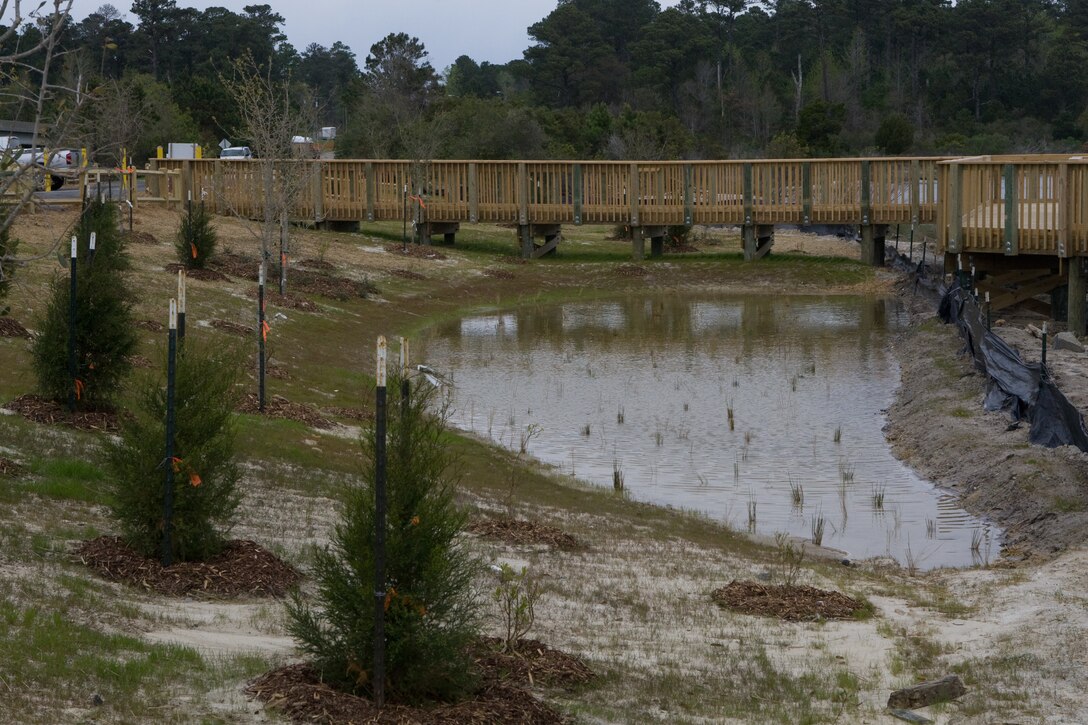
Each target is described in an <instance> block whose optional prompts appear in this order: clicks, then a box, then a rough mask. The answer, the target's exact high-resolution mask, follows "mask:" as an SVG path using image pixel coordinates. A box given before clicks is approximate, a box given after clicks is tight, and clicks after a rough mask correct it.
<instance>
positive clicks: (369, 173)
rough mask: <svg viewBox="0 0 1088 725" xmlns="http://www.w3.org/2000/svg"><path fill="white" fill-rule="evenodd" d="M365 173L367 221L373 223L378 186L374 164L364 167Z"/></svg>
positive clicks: (370, 163) (369, 163)
mask: <svg viewBox="0 0 1088 725" xmlns="http://www.w3.org/2000/svg"><path fill="white" fill-rule="evenodd" d="M363 171H364V173H365V174H366V220H367V221H368V222H372V221H374V202H375V201H376V199H377V184H376V183H375V181H374V179H375V174H374V164H373V163H372V162H370V161H367V162H366V166H364V167H363Z"/></svg>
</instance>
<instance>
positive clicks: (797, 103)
mask: <svg viewBox="0 0 1088 725" xmlns="http://www.w3.org/2000/svg"><path fill="white" fill-rule="evenodd" d="M790 75H792V76H793V85H794V86H795V87H796V88H797V93H796V95H795V97H794V101H793V123H794V125H796V124H798V123H800V122H801V99H802V92H803V91H804V86H805V71H804V69H802V68H801V54H800V53H798V54H797V73H791V74H790Z"/></svg>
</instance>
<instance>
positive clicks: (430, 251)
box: [385, 244, 447, 260]
mask: <svg viewBox="0 0 1088 725" xmlns="http://www.w3.org/2000/svg"><path fill="white" fill-rule="evenodd" d="M385 251H387V252H389V253H390V254H396V255H399V256H401V257H413V258H415V259H435V260H441V259H446V258H447V257H446V255H445V254H442V252H439V251H436V250H435V248H434V247H429V246H427V245H426V244H408V245H407V246H405V245H403V244H386V245H385Z"/></svg>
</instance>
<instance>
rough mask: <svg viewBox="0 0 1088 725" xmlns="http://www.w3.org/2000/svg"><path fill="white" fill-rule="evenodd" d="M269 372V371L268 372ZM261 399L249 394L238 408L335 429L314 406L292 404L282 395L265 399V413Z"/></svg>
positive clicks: (257, 413)
mask: <svg viewBox="0 0 1088 725" xmlns="http://www.w3.org/2000/svg"><path fill="white" fill-rule="evenodd" d="M266 372H267V371H266ZM259 402H260V400H259V398H258V397H257V394H256V393H247V394H246V396H245V397H244V398H242V404H241V405H239V406H238V410H239V412H242V413H252V414H254V415H266V416H268V417H269V418H283V419H285V420H294V421H298V422H299V423H305V424H306V425H308V426H310V427H311V428H320V429H321V430H328V429H329V428H332V427H333V424H332V421H330V420H329V419H328V418H326V417H324V416H323V415H321V412H320V411H319V410H318V409H317V408H315V407H313V406H312V405H304V404H303V403H292V402H291V401H289V400H287V398H284V397H283V396H280V395H273V396H272V397H271V398H265V401H264V411H263V412H262V411H261V410H260V409H259Z"/></svg>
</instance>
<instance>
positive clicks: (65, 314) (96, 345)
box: [32, 202, 137, 407]
mask: <svg viewBox="0 0 1088 725" xmlns="http://www.w3.org/2000/svg"><path fill="white" fill-rule="evenodd" d="M92 232H94V233H95V236H96V250H95V255H94V258H93V260H92V258H91V256H90V253H89V252H90V249H89V247H90V236H91V233H92ZM76 239H77V248H78V252H77V274H76V282H77V285H76V354H77V357H76V380H77V381H78V383H77V384H76V393H77V398H78V401H77V404H78V405H79V406H80V407H93V406H95V405H97V404H101V403H108V402H109V401H110V400H112V399H113V398H114V396H115V395H116V393H117V391H118V388H119V386H120V383H121V381H122V380H123V379H124V378H125V377H126V376H127V375H128V373H129V371H130V370H131V369H132V364H131V362H130V361H129V356H130V355H132V353H133V352H134V351H135V349H136V342H137V337H136V331H135V330H134V328H133V326H132V311H131V304H130V302H129V299H130V295H129V292H128V288H127V286H126V284H125V279H124V277H123V275H122V273H121V272H122V270H124V269H127V268H128V264H129V261H128V256H127V255H126V254H125V249H124V240H123V239H122V238H121V235H120V232H119V231H118V226H117V207H116V206H115V205H113V204H108V203H100V202H94V203H92V204H90V205H88V207H87V208H86V209H85V211H84V214H83V215H82V216H81V218H80V222H79V224H78V226H77V229H76ZM66 248H67V247H66ZM65 259H66V260H67V257H65ZM70 294H71V288H70V279H69V277H68V276H59V275H58V276H56V277H54V278H53V282H52V286H51V289H50V296H49V301H48V304H47V305H46V309H45V315H44V317H43V318H42V319H41V320H40V321H39V324H38V329H39V330H40V331H41V333H40V334H39V336H38V338H37V339H36V340H35V341H34V344H33V347H32V356H33V367H34V372H35V375H36V376H37V378H38V389H39V391H40V392H41V393H42V395H44V396H46V397H47V398H50V399H52V400H56V401H65V400H67V399H68V392H69V390H71V389H72V385H73V383H72V379H71V372H70V370H69V368H68V326H69V300H70V299H71V297H70Z"/></svg>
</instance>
